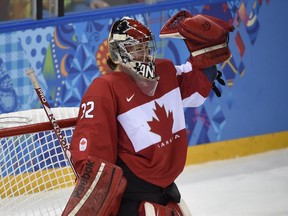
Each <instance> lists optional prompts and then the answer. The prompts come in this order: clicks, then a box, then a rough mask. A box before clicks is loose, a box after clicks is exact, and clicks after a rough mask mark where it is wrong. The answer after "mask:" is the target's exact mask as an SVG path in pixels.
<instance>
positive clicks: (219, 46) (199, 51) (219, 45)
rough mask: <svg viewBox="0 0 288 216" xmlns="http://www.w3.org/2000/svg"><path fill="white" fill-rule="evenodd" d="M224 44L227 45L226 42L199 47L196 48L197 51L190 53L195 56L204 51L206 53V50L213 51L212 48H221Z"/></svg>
mask: <svg viewBox="0 0 288 216" xmlns="http://www.w3.org/2000/svg"><path fill="white" fill-rule="evenodd" d="M226 46H227V43H222V44H218V45H215V46H211V47H207V48H204V49H201V50H197V51H194V52H191V55H192V56H193V57H195V56H198V55H201V54H204V53H207V52H211V51H214V50H217V49H222V48H224V47H226Z"/></svg>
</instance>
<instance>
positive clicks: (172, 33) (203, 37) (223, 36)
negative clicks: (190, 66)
mask: <svg viewBox="0 0 288 216" xmlns="http://www.w3.org/2000/svg"><path fill="white" fill-rule="evenodd" d="M233 31H234V26H233V25H232V24H229V23H227V22H225V21H223V20H221V19H218V18H215V17H212V16H208V15H203V14H198V15H195V16H193V15H192V14H191V13H189V12H188V11H180V12H178V13H177V14H176V15H174V16H173V17H172V18H170V19H169V20H168V21H167V23H166V24H165V25H164V26H163V27H162V29H161V31H160V38H179V39H184V41H185V43H186V46H187V48H188V50H189V52H190V58H189V60H190V61H191V62H192V63H194V64H197V66H198V67H199V68H200V69H203V68H208V67H211V66H213V65H216V64H219V63H221V62H224V61H226V60H227V59H229V58H230V57H231V52H230V50H229V48H228V42H229V32H233Z"/></svg>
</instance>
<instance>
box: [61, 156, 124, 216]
mask: <svg viewBox="0 0 288 216" xmlns="http://www.w3.org/2000/svg"><path fill="white" fill-rule="evenodd" d="M82 166H83V167H82V171H81V173H80V175H79V176H80V177H79V178H78V179H77V182H76V186H75V188H74V191H73V193H72V195H71V196H70V199H69V201H68V203H67V205H66V207H65V209H64V211H63V213H62V216H66V215H67V216H68V215H78V216H82V215H85V216H93V215H101V216H114V215H117V212H118V210H119V207H120V202H121V198H122V195H123V193H124V190H125V187H126V179H125V178H124V177H123V172H122V169H121V168H120V167H118V166H115V165H114V164H111V163H108V162H105V161H103V160H100V159H98V158H96V157H92V156H90V157H88V159H87V160H85V161H84V162H83V163H82Z"/></svg>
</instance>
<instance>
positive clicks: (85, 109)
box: [80, 101, 94, 119]
mask: <svg viewBox="0 0 288 216" xmlns="http://www.w3.org/2000/svg"><path fill="white" fill-rule="evenodd" d="M81 109H82V115H81V118H80V119H82V118H93V117H94V115H93V114H92V111H93V110H94V101H88V102H86V103H82V104H81Z"/></svg>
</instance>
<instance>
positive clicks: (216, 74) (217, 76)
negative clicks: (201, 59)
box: [202, 65, 225, 97]
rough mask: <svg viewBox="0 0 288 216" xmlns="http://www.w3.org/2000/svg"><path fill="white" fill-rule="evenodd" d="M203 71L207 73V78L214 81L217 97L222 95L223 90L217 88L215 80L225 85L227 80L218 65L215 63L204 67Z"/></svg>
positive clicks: (213, 88) (213, 87) (213, 86)
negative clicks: (223, 77)
mask: <svg viewBox="0 0 288 216" xmlns="http://www.w3.org/2000/svg"><path fill="white" fill-rule="evenodd" d="M202 72H203V73H204V74H205V76H206V77H207V79H208V80H209V81H210V82H211V83H212V90H213V91H214V93H215V94H216V96H217V97H221V92H220V91H219V89H218V88H217V86H216V84H215V81H217V82H219V83H220V85H223V86H224V85H225V81H224V80H223V79H222V73H221V72H220V71H218V70H217V66H216V65H213V66H211V67H208V68H205V69H202Z"/></svg>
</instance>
